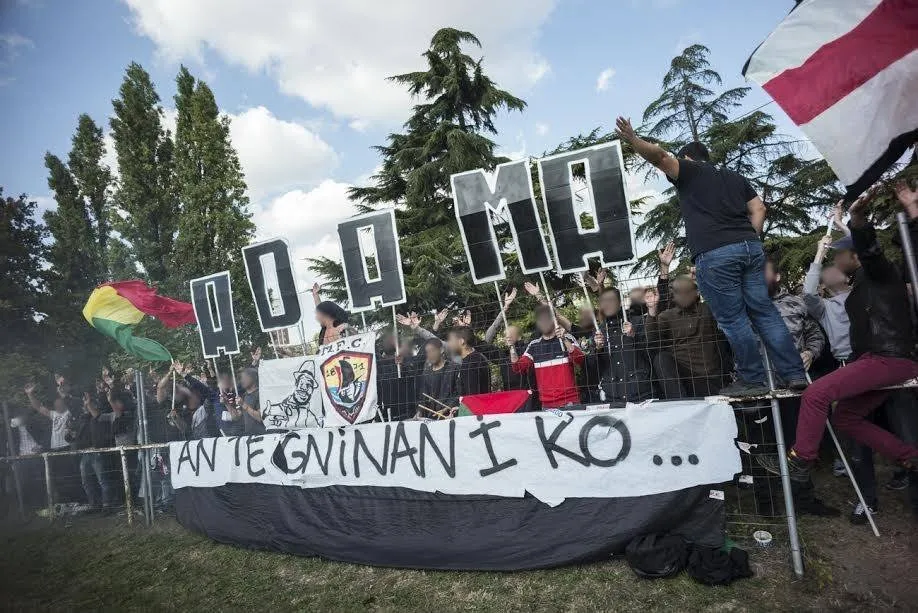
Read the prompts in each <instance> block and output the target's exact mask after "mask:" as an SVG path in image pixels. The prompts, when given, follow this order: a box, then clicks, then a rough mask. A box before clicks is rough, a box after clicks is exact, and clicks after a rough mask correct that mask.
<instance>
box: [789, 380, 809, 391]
mask: <svg viewBox="0 0 918 613" xmlns="http://www.w3.org/2000/svg"><path fill="white" fill-rule="evenodd" d="M809 386H810V382H809V381H807V380H806V379H791V380H790V381H789V382H788V383H787V389H789V390H790V391H792V392H802V391H803V390H805V389H806V388H807V387H809Z"/></svg>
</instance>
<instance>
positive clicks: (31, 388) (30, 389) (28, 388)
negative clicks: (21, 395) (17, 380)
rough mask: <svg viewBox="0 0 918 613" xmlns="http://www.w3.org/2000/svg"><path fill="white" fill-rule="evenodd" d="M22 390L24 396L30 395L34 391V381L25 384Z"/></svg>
mask: <svg viewBox="0 0 918 613" xmlns="http://www.w3.org/2000/svg"><path fill="white" fill-rule="evenodd" d="M24 391H25V393H26V396H31V395H32V394H34V393H35V384H34V383H28V384H26V386H25V389H24Z"/></svg>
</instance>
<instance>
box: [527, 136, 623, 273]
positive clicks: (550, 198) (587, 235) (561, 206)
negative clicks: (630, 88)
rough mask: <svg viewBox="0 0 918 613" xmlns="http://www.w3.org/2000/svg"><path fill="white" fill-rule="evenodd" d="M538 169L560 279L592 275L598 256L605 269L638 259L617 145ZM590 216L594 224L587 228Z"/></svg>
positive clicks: (562, 157) (548, 161)
mask: <svg viewBox="0 0 918 613" xmlns="http://www.w3.org/2000/svg"><path fill="white" fill-rule="evenodd" d="M538 166H539V181H540V183H541V185H542V199H543V201H544V203H545V215H546V217H547V218H548V228H549V233H550V235H551V243H552V247H553V248H554V251H555V258H556V259H557V270H558V273H559V274H569V273H573V272H582V271H585V270H588V268H589V262H588V260H589V258H591V257H594V256H598V257H599V258H600V263H601V265H603V266H610V265H614V264H623V263H625V262H630V261H632V260H633V259H634V235H633V234H632V232H631V207H630V206H629V203H628V198H627V196H626V194H625V177H624V162H623V161H622V151H621V145H620V144H619V142H618V141H614V142H611V143H606V144H602V145H596V146H594V147H587V148H586V149H580V150H578V151H572V152H570V153H561V154H558V155H553V156H550V157H547V158H542V159H540V160H538ZM590 213H592V220H591V221H592V223H591V224H587V223H584V217H589V216H590ZM590 225H592V227H589V226H590Z"/></svg>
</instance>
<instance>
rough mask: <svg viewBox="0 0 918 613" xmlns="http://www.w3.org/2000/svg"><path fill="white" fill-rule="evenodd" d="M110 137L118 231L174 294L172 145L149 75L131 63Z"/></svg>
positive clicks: (153, 276) (147, 268)
mask: <svg viewBox="0 0 918 613" xmlns="http://www.w3.org/2000/svg"><path fill="white" fill-rule="evenodd" d="M112 107H113V108H114V116H113V117H112V118H111V129H112V138H113V139H114V142H115V153H116V154H117V159H118V172H119V180H118V186H117V189H116V191H115V194H114V203H115V205H116V206H117V207H118V209H119V212H120V213H121V215H117V216H114V218H113V219H114V220H115V221H116V222H117V223H115V224H114V227H115V229H116V230H118V232H119V233H120V234H121V236H123V237H124V238H125V239H126V240H127V241H128V242H129V243H130V245H131V247H132V250H133V253H134V256H135V257H136V259H137V262H138V263H139V264H140V266H141V267H142V268H143V271H144V273H145V274H144V276H145V277H146V279H147V280H149V281H151V282H152V283H155V284H157V285H160V286H161V287H164V288H168V289H172V288H174V287H175V286H176V285H177V284H175V283H170V281H171V280H172V279H171V278H170V273H171V272H172V271H171V263H172V247H173V242H174V238H175V233H176V231H177V229H178V212H179V204H178V198H177V197H176V193H175V181H174V169H173V165H174V161H173V156H174V151H173V149H174V145H173V143H172V139H171V138H170V135H169V133H168V132H167V131H166V130H164V129H163V127H162V118H163V109H162V107H161V106H160V104H159V94H157V93H156V89H155V88H154V86H153V82H152V81H151V80H150V75H149V74H148V73H147V71H146V70H144V69H143V67H142V66H140V64H137V63H131V65H130V66H128V69H127V71H126V73H125V76H124V81H123V82H122V83H121V88H120V89H119V97H118V98H116V99H114V100H112Z"/></svg>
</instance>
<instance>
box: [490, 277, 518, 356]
mask: <svg viewBox="0 0 918 613" xmlns="http://www.w3.org/2000/svg"><path fill="white" fill-rule="evenodd" d="M514 300H516V288H515V287H514V288H512V289H511V290H510V291H509V292H507V293H506V294H504V308H503V309H502V310H501V311H500V312H499V313H498V314H497V317H495V318H494V321H493V322H492V323H491V325H490V326H489V327H488V329H487V330H486V331H485V335H484V340H485V342H486V343H493V342H494V337H495V336H497V333H498V332H499V331H500V327H501V325H502V324H503V323H504V316H505V314H506V312H507V309H509V308H510V305H511V304H513V301H514Z"/></svg>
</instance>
